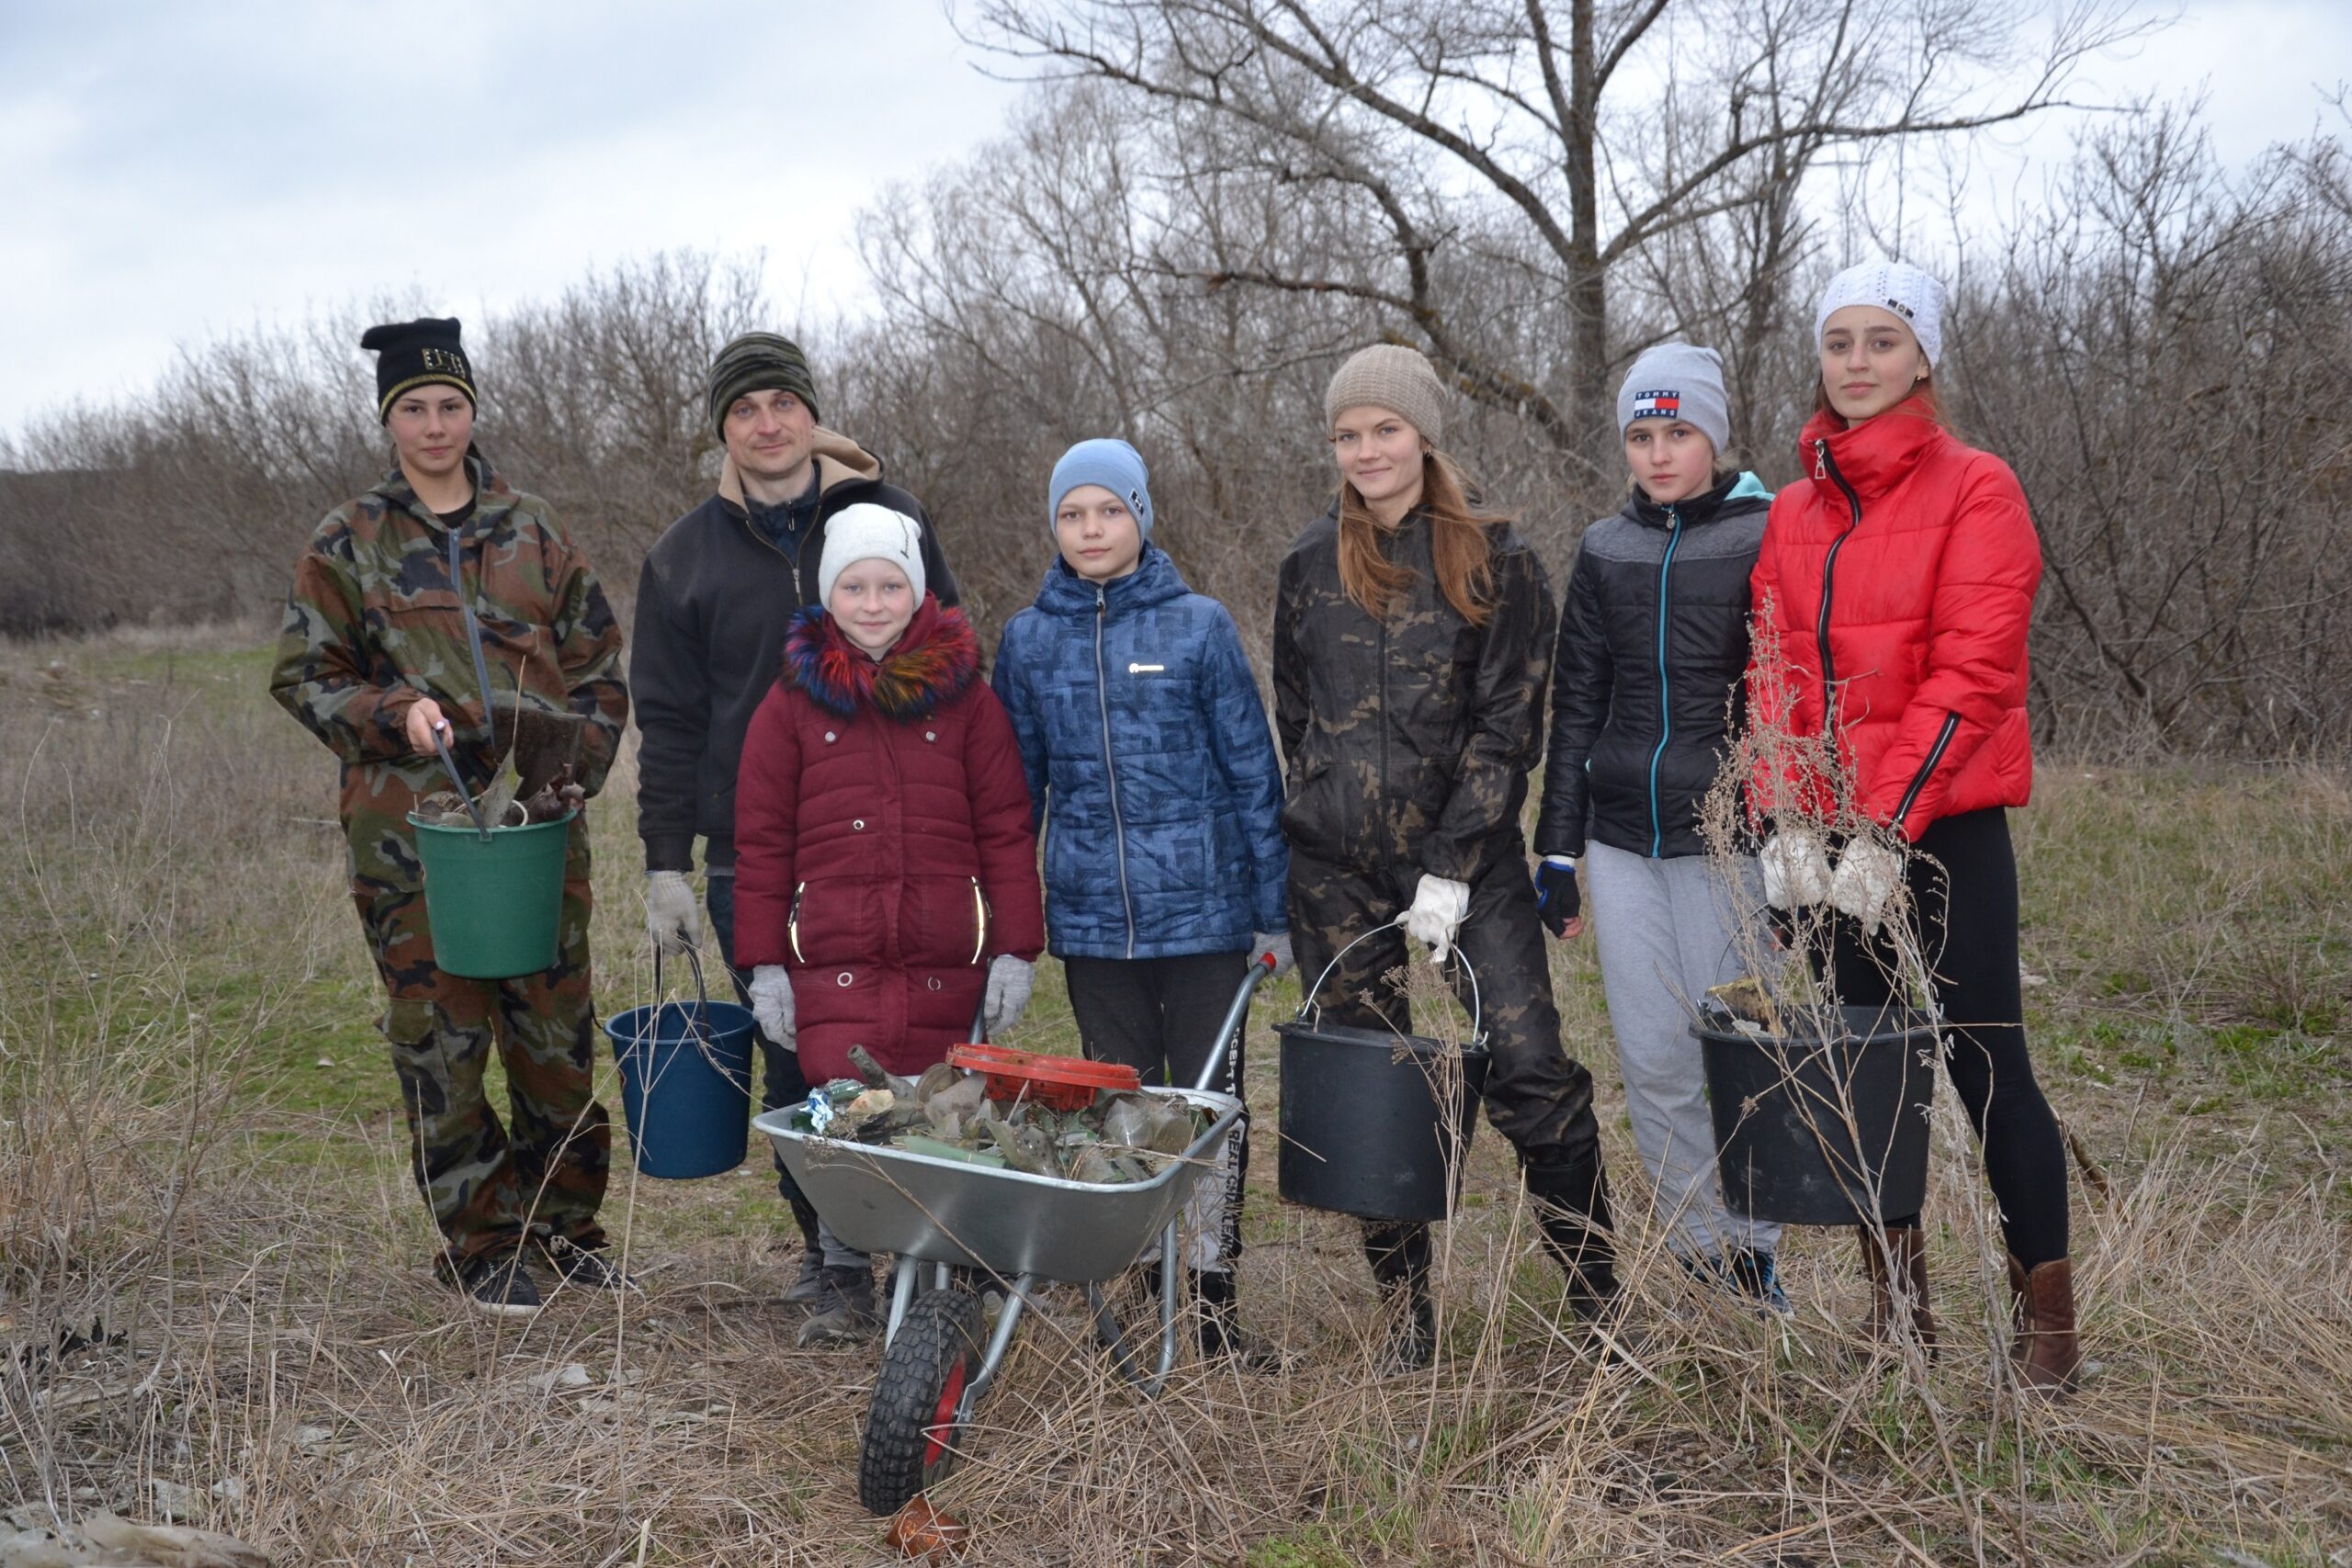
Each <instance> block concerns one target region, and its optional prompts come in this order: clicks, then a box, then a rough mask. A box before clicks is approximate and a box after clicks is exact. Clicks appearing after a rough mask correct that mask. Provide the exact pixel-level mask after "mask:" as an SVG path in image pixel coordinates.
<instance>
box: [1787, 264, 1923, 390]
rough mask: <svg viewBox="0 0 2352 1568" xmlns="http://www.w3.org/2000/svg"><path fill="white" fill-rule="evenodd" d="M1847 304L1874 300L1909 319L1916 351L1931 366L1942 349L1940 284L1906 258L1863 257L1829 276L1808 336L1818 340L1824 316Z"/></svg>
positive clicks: (1879, 306)
mask: <svg viewBox="0 0 2352 1568" xmlns="http://www.w3.org/2000/svg"><path fill="white" fill-rule="evenodd" d="M1849 305H1875V306H1877V307H1878V308H1879V309H1880V310H1892V311H1893V312H1894V314H1895V315H1897V316H1899V317H1901V318H1902V319H1903V321H1905V322H1907V323H1909V325H1910V328H1911V335H1912V336H1914V337H1916V338H1917V339H1918V340H1919V349H1920V352H1921V353H1923V354H1925V355H1927V356H1928V369H1930V370H1933V369H1934V368H1935V367H1936V361H1937V360H1939V359H1941V358H1942V357H1943V353H1944V286H1943V285H1942V284H1941V283H1939V282H1938V281H1937V280H1936V278H1935V276H1934V275H1933V274H1931V273H1928V272H1924V271H1922V270H1920V269H1919V268H1918V267H1916V266H1913V265H1911V264H1910V263H1909V262H1897V261H1876V262H1862V263H1860V265H1855V266H1849V267H1848V268H1847V269H1846V270H1845V271H1843V272H1841V273H1839V274H1838V276H1835V277H1833V278H1831V279H1830V280H1829V287H1828V288H1825V289H1823V290H1822V291H1821V308H1820V309H1819V310H1815V312H1814V315H1813V341H1814V344H1815V346H1816V347H1818V346H1819V345H1820V343H1821V333H1822V331H1823V329H1825V328H1826V327H1827V326H1828V324H1829V318H1830V317H1831V316H1833V315H1835V314H1837V313H1838V311H1840V310H1844V309H1845V308H1846V307H1847V306H1849Z"/></svg>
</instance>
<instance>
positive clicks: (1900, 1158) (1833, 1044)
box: [1691, 1005, 1936, 1225]
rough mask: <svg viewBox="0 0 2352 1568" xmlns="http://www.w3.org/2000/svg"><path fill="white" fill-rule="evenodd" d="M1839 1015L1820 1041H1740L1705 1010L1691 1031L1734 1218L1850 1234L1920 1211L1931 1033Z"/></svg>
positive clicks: (1888, 1019) (1924, 1027)
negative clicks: (1701, 1060) (1833, 1030)
mask: <svg viewBox="0 0 2352 1568" xmlns="http://www.w3.org/2000/svg"><path fill="white" fill-rule="evenodd" d="M1838 1012H1839V1013H1840V1014H1841V1015H1842V1016H1843V1030H1842V1032H1840V1033H1838V1034H1837V1035H1834V1036H1832V1037H1831V1038H1829V1039H1826V1040H1825V1039H1823V1038H1822V1036H1821V1033H1820V1032H1819V1030H1818V1029H1817V1028H1811V1029H1801V1030H1799V1031H1797V1032H1792V1033H1791V1034H1787V1035H1772V1034H1764V1033H1756V1034H1750V1033H1747V1032H1745V1031H1744V1030H1742V1029H1740V1028H1739V1027H1738V1026H1737V1025H1736V1024H1735V1023H1734V1022H1733V1021H1732V1020H1731V1019H1730V1018H1729V1017H1727V1016H1725V1015H1724V1014H1723V1013H1722V1012H1721V1011H1719V1010H1715V1009H1714V1008H1713V1006H1712V1005H1711V1006H1710V1007H1709V1008H1708V1009H1707V1010H1706V1011H1704V1012H1702V1015H1701V1021H1700V1022H1699V1023H1698V1024H1697V1025H1695V1026H1694V1027H1693V1028H1692V1030H1691V1032H1692V1033H1693V1034H1696V1035H1697V1036H1698V1037H1699V1045H1700V1050H1701V1053H1702V1055H1703V1056H1704V1057H1705V1060H1706V1067H1707V1099H1708V1101H1709V1105H1710V1108H1711V1110H1712V1111H1713V1116H1714V1122H1715V1166H1716V1168H1717V1169H1718V1170H1719V1171H1720V1172H1721V1173H1722V1176H1723V1183H1724V1202H1725V1203H1726V1204H1728V1205H1729V1206H1730V1207H1731V1209H1732V1211H1733V1212H1734V1213H1740V1214H1745V1215H1747V1216H1748V1217H1749V1218H1751V1219H1758V1220H1775V1221H1778V1222H1779V1223H1781V1224H1789V1225H1850V1224H1870V1223H1883V1222H1884V1221H1886V1220H1890V1219H1902V1218H1904V1217H1905V1216H1906V1215H1910V1214H1916V1213H1918V1212H1919V1207H1920V1204H1921V1202H1922V1201H1924V1200H1925V1199H1926V1197H1927V1192H1928V1107H1929V1106H1930V1105H1932V1104H1933V1103H1934V1100H1935V1092H1936V1070H1935V1055H1934V1043H1935V1027H1934V1025H1933V1024H1932V1023H1931V1022H1930V1021H1928V1018H1927V1016H1926V1015H1925V1014H1923V1013H1919V1012H1915V1011H1912V1010H1883V1009H1879V1008H1860V1007H1849V1008H1840V1009H1838ZM1873 1199H1874V1200H1875V1201H1873Z"/></svg>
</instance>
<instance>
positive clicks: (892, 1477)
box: [857, 1290, 984, 1515]
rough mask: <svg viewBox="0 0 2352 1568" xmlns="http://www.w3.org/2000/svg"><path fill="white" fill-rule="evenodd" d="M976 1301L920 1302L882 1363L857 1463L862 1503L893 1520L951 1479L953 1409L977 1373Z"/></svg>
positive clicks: (937, 1296)
mask: <svg viewBox="0 0 2352 1568" xmlns="http://www.w3.org/2000/svg"><path fill="white" fill-rule="evenodd" d="M983 1337H984V1336H983V1331H982V1328H981V1314H980V1303H979V1299H978V1297H976V1296H974V1295H972V1294H971V1293H970V1292H966V1291H954V1290H949V1291H931V1292H926V1293H925V1294H923V1295H921V1296H918V1297H916V1298H915V1303H914V1305H913V1306H911V1307H910V1308H909V1309H908V1310H907V1316H906V1321H905V1322H903V1323H901V1324H900V1325H899V1335H898V1337H897V1338H895V1339H893V1340H891V1341H890V1348H889V1350H888V1352H887V1353H885V1354H884V1356H883V1358H882V1371H881V1372H880V1373H879V1374H878V1375H877V1376H876V1378H875V1380H874V1400H873V1403H872V1404H869V1405H868V1406H867V1407H866V1412H865V1449H864V1450H863V1451H862V1452H860V1454H859V1455H858V1461H857V1500H858V1501H859V1502H861V1503H863V1504H865V1506H866V1508H867V1509H868V1510H869V1511H870V1512H873V1513H876V1514H886V1515H887V1514H895V1513H897V1512H898V1511H899V1509H900V1508H902V1507H904V1506H906V1505H907V1501H908V1499H909V1498H910V1497H912V1496H914V1495H915V1494H917V1493H918V1492H923V1491H927V1490H929V1489H930V1488H931V1487H933V1486H936V1485H938V1484H939V1483H941V1482H942V1481H944V1480H946V1479H947V1472H949V1471H950V1470H952V1469H954V1468H955V1464H956V1448H957V1447H958V1445H959V1444H960V1443H961V1441H962V1438H963V1427H962V1426H961V1424H960V1423H959V1422H958V1421H957V1420H956V1405H957V1404H958V1403H960V1402H961V1401H962V1399H963V1397H964V1390H965V1388H966V1387H967V1385H968V1384H969V1383H970V1382H971V1381H972V1379H973V1378H974V1377H975V1376H977V1375H978V1372H979V1370H980V1347H981V1343H982V1340H983Z"/></svg>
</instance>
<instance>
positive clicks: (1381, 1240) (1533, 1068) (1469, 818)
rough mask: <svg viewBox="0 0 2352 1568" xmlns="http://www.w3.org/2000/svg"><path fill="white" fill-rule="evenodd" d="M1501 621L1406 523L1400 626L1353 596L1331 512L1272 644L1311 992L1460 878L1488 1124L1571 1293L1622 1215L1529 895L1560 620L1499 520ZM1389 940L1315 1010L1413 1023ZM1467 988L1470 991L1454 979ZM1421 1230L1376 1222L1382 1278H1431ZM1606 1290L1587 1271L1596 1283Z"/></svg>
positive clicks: (1351, 1019) (1281, 603) (1287, 576)
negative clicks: (1508, 1148) (1441, 580)
mask: <svg viewBox="0 0 2352 1568" xmlns="http://www.w3.org/2000/svg"><path fill="white" fill-rule="evenodd" d="M1490 537H1491V539H1492V541H1493V547H1494V553H1493V557H1492V564H1493V573H1494V580H1493V587H1492V594H1491V599H1490V603H1491V604H1492V612H1491V614H1490V615H1489V616H1488V618H1487V624H1486V625H1485V626H1473V625H1471V624H1470V623H1469V622H1467V621H1465V620H1464V619H1463V618H1462V616H1461V615H1458V614H1456V613H1455V611H1454V610H1453V606H1452V605H1451V604H1448V603H1447V601H1446V600H1445V598H1444V596H1443V595H1442V593H1441V592H1439V590H1438V587H1437V581H1436V574H1435V571H1434V570H1433V568H1432V563H1431V559H1430V536H1429V526H1428V524H1427V523H1426V522H1425V521H1424V520H1423V519H1422V518H1421V516H1420V515H1419V513H1414V514H1412V515H1409V516H1408V517H1407V518H1406V519H1405V521H1404V522H1403V523H1402V524H1400V525H1398V526H1397V529H1396V531H1395V532H1394V534H1393V535H1392V536H1390V537H1389V539H1388V541H1387V544H1386V549H1387V554H1388V557H1389V558H1390V559H1391V560H1392V561H1394V562H1396V563H1397V564H1398V565H1403V566H1408V567H1410V568H1411V569H1412V572H1413V576H1412V581H1410V583H1409V584H1408V585H1407V586H1405V587H1403V588H1401V589H1399V590H1398V591H1397V593H1396V594H1395V595H1394V597H1393V599H1392V601H1391V603H1390V604H1389V607H1388V613H1387V615H1385V617H1384V618H1382V619H1379V620H1375V619H1374V618H1373V617H1372V616H1371V615H1366V614H1365V613H1364V611H1363V609H1362V608H1361V607H1360V606H1359V605H1357V604H1355V602H1354V601H1352V600H1351V599H1350V598H1349V597H1348V596H1347V594H1346V592H1345V590H1344V589H1343V588H1342V587H1341V584H1340V570H1339V553H1338V519H1337V516H1336V513H1335V514H1333V515H1329V516H1326V517H1324V518H1323V519H1321V520H1320V521H1319V522H1317V523H1315V524H1313V525H1310V526H1309V527H1308V528H1307V529H1306V532H1305V533H1304V534H1302V535H1301V536H1299V539H1298V542H1297V543H1296V544H1295V545H1294V546H1293V547H1292V548H1291V551H1290V553H1289V554H1288V555H1287V556H1286V557H1284V558H1283V563H1282V570H1281V574H1280V578H1279V581H1278V587H1277V591H1276V600H1275V610H1274V639H1273V685H1274V724H1275V728H1276V730H1277V731H1278V732H1279V733H1280V735H1281V738H1282V743H1283V757H1284V760H1285V761H1286V763H1287V766H1288V776H1287V778H1286V779H1285V781H1284V791H1283V797H1284V805H1283V836H1284V837H1285V838H1287V839H1288V840H1289V841H1290V846H1291V862H1290V917H1291V941H1292V944H1293V948H1294V951H1295V953H1296V954H1297V958H1298V973H1299V977H1300V983H1301V984H1302V985H1312V984H1314V982H1315V979H1316V976H1318V975H1320V974H1321V973H1322V971H1323V968H1324V966H1325V965H1326V964H1329V963H1330V962H1331V961H1332V957H1333V955H1334V954H1335V953H1339V952H1340V950H1341V949H1343V948H1345V947H1346V946H1347V944H1348V943H1349V942H1351V941H1352V940H1354V939H1355V938H1357V937H1359V936H1362V935H1363V934H1364V933H1365V932H1367V931H1373V930H1374V929H1375V928H1376V927H1379V926H1381V925H1383V924H1385V922H1387V921H1389V920H1392V919H1395V918H1396V917H1397V915H1398V914H1399V913H1401V912H1402V911H1403V910H1404V909H1405V908H1407V907H1408V905H1410V904H1411V903H1412V901H1413V896H1414V892H1415V890H1416V888H1417V887H1418V886H1419V882H1420V879H1421V876H1422V874H1424V873H1427V874H1431V875H1435V876H1442V877H1446V878H1449V879H1451V880H1453V881H1455V882H1461V883H1465V884H1467V885H1468V886H1469V888H1470V907H1469V912H1468V914H1467V915H1466V916H1465V918H1464V920H1463V922H1462V926H1461V929H1460V931H1459V932H1458V934H1457V936H1456V945H1457V947H1458V948H1459V949H1460V951H1461V953H1462V956H1463V958H1464V960H1466V961H1467V962H1468V964H1469V965H1470V966H1471V968H1472V969H1473V970H1474V971H1475V972H1476V976H1477V985H1478V989H1479V993H1480V999H1481V1001H1482V1003H1483V1012H1484V1015H1485V1025H1486V1031H1487V1049H1488V1050H1489V1052H1490V1053H1491V1054H1492V1058H1493V1061H1492V1066H1491V1068H1490V1069H1489V1072H1488V1076H1487V1088H1486V1097H1485V1103H1486V1107H1487V1120H1489V1121H1490V1122H1493V1123H1494V1125H1495V1130H1496V1131H1497V1132H1498V1133H1500V1134H1502V1135H1503V1136H1504V1137H1506V1138H1508V1139H1510V1142H1511V1144H1512V1145H1513V1146H1514V1147H1515V1148H1516V1149H1517V1150H1518V1152H1519V1155H1520V1158H1521V1164H1522V1166H1523V1168H1524V1169H1525V1172H1526V1182H1527V1187H1528V1190H1529V1191H1530V1193H1531V1194H1532V1196H1534V1197H1535V1198H1536V1199H1537V1200H1538V1216H1539V1218H1541V1219H1542V1220H1544V1235H1545V1238H1546V1240H1547V1242H1549V1243H1550V1244H1551V1247H1552V1250H1553V1251H1554V1252H1555V1254H1557V1255H1559V1256H1560V1258H1561V1260H1562V1262H1563V1263H1564V1264H1565V1265H1566V1266H1568V1268H1569V1271H1570V1279H1571V1282H1572V1283H1573V1284H1577V1285H1578V1286H1579V1287H1581V1286H1583V1285H1584V1284H1587V1283H1592V1284H1594V1285H1595V1288H1596V1290H1598V1291H1599V1292H1600V1293H1606V1292H1607V1290H1613V1282H1609V1283H1607V1284H1606V1289H1602V1288H1601V1280H1602V1277H1603V1276H1605V1274H1606V1272H1607V1263H1606V1258H1607V1252H1606V1247H1605V1242H1604V1241H1603V1239H1602V1236H1601V1235H1599V1234H1596V1233H1595V1232H1594V1231H1593V1230H1592V1229H1591V1228H1589V1227H1588V1225H1587V1224H1586V1221H1587V1220H1588V1218H1589V1220H1590V1221H1591V1222H1592V1224H1593V1225H1595V1226H1597V1227H1598V1231H1599V1232H1600V1233H1605V1232H1606V1230H1607V1226H1608V1208H1607V1198H1606V1194H1605V1189H1604V1186H1603V1183H1602V1178H1601V1166H1600V1124H1599V1122H1597V1121H1596V1120H1595V1119H1594V1116H1593V1111H1592V1075H1591V1074H1590V1073H1589V1072H1588V1071H1587V1070H1586V1069H1585V1066H1584V1065H1583V1064H1582V1063H1580V1062H1578V1061H1577V1060H1576V1059H1575V1058H1574V1057H1572V1056H1570V1055H1567V1053H1566V1051H1565V1050H1563V1049H1562V1048H1561V1043H1560V1017H1559V1011H1558V1010H1557V1008H1556V1006H1555V1003H1554V1001H1553V999H1552V976H1551V968H1550V964H1549V961H1548V959H1547V958H1546V956H1545V953H1544V933H1543V929H1542V927H1541V926H1540V924H1539V923H1538V921H1537V916H1536V908H1535V896H1534V890H1533V887H1532V884H1531V883H1530V881H1529V876H1528V870H1527V847H1526V843H1525V840H1524V838H1523V836H1522V834H1521V829H1520V810H1521V806H1522V805H1523V804H1524V802H1525V801H1526V798H1527V773H1528V771H1529V769H1531V768H1532V767H1533V766H1534V764H1535V762H1536V761H1537V760H1538V759H1539V758H1540V757H1541V756H1542V755H1543V722H1544V688H1545V685H1546V683H1547V682H1548V681H1549V679H1550V674H1551V650H1552V638H1553V631H1554V628H1555V626H1556V625H1557V622H1558V610H1557V608H1556V606H1555V605H1554V604H1553V602H1552V596H1551V589H1550V587H1549V585H1548V583H1547V582H1546V581H1545V578H1544V567H1543V563H1542V562H1541V561H1539V560H1538V559H1537V558H1535V555H1534V553H1533V552H1532V550H1530V549H1529V548H1528V547H1527V545H1526V543H1525V542H1524V541H1523V540H1521V538H1520V537H1519V536H1518V534H1517V533H1516V532H1515V531H1513V530H1511V529H1510V528H1509V527H1507V526H1504V525H1494V526H1493V527H1492V528H1491V530H1490ZM1405 956H1406V948H1405V937H1404V933H1403V931H1401V930H1396V929H1391V930H1387V931H1381V932H1380V934H1379V935H1377V936H1374V937H1373V938H1372V939H1371V940H1370V941H1367V942H1363V944H1362V945H1360V946H1358V947H1356V948H1355V949H1354V950H1353V951H1352V952H1350V953H1348V954H1347V956H1346V958H1345V959H1344V960H1343V961H1342V962H1341V963H1340V966H1339V968H1338V969H1336V970H1335V971H1334V972H1333V973H1332V975H1331V977H1330V979H1329V981H1328V982H1326V984H1325V986H1324V987H1323V990H1322V992H1321V994H1320V996H1319V997H1318V998H1317V1000H1318V1002H1319V1003H1320V1004H1321V1008H1322V1016H1323V1017H1324V1018H1325V1019H1327V1020H1328V1021H1331V1022H1333V1023H1342V1024H1352V1025H1356V1026H1359V1027H1363V1028H1372V1029H1382V1028H1389V1027H1400V1026H1401V1025H1402V1024H1403V1023H1404V1019H1403V1016H1402V1009H1401V1007H1400V1006H1399V1005H1398V999H1397V998H1396V997H1395V996H1394V994H1393V993H1390V992H1387V991H1385V988H1384V987H1383V986H1382V984H1381V977H1382V976H1385V974H1387V972H1389V971H1390V970H1392V969H1395V968H1396V967H1397V965H1399V964H1402V963H1404V961H1405ZM1453 986H1454V989H1455V993H1456V995H1457V996H1459V997H1460V998H1462V1000H1463V1002H1464V1005H1465V1006H1466V1005H1468V1003H1469V1001H1470V999H1471V998H1470V990H1469V987H1468V984H1467V982H1466V980H1465V979H1464V976H1463V973H1462V970H1461V967H1460V965H1455V966H1453ZM1428 1247H1429V1237H1428V1231H1427V1227H1425V1226H1419V1225H1386V1226H1368V1227H1367V1236H1366V1249H1367V1252H1368V1254H1369V1256H1370V1258H1371V1260H1372V1263H1373V1267H1374V1272H1375V1273H1377V1274H1379V1275H1380V1277H1381V1278H1382V1280H1383V1281H1384V1283H1387V1282H1399V1283H1401V1282H1405V1280H1406V1279H1407V1276H1408V1275H1414V1274H1419V1273H1423V1272H1425V1271H1426V1269H1427V1258H1428ZM1588 1277H1589V1278H1588Z"/></svg>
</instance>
